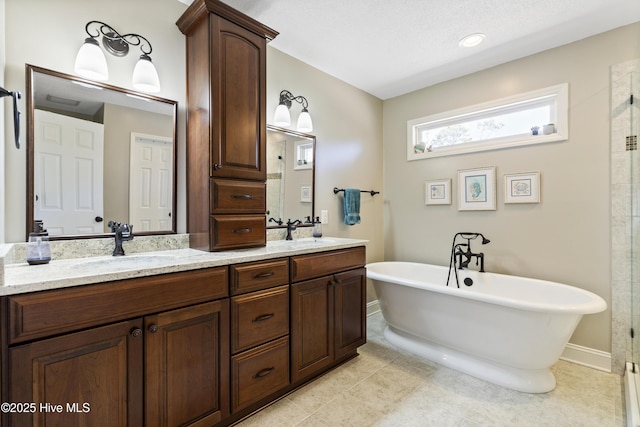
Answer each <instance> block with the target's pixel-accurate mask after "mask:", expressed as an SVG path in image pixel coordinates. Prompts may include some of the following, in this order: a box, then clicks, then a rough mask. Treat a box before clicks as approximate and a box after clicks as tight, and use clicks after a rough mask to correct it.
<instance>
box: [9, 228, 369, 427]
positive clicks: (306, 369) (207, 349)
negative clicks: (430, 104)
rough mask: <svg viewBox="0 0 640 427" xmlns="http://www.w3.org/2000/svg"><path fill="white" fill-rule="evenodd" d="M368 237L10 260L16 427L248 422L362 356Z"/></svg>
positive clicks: (11, 422) (12, 423) (11, 359)
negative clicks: (34, 262)
mask: <svg viewBox="0 0 640 427" xmlns="http://www.w3.org/2000/svg"><path fill="white" fill-rule="evenodd" d="M365 243H366V242H365V241H362V240H353V239H335V238H330V239H324V240H323V239H317V240H316V239H312V238H306V239H299V240H297V241H293V242H287V241H271V242H268V244H267V245H266V246H265V247H262V248H255V249H246V250H238V251H228V252H213V253H210V252H202V251H198V250H193V249H189V248H185V249H176V250H168V251H158V252H152V253H140V254H131V255H127V256H125V257H91V258H81V259H67V260H54V261H52V262H51V263H50V264H47V265H43V266H28V265H27V264H26V263H19V264H12V265H11V264H10V265H7V266H5V271H4V272H5V274H4V280H5V283H4V286H2V287H0V293H1V294H2V296H1V297H0V315H1V316H2V317H1V319H2V321H1V324H2V328H1V337H2V346H1V353H0V354H1V356H2V371H1V373H2V401H3V402H10V403H12V404H15V407H14V408H13V409H15V410H14V411H8V412H5V413H3V422H2V425H4V426H23V425H24V426H27V425H76V424H77V423H78V422H81V423H82V424H83V425H96V426H104V425H109V426H127V425H129V426H137V425H148V426H160V425H165V426H177V425H193V426H214V425H215V426H218V425H220V426H222V425H229V424H231V423H233V422H235V421H238V420H239V419H241V418H243V417H245V416H247V415H249V414H251V413H252V412H254V411H256V410H258V409H260V408H261V407H263V406H265V405H266V404H268V403H270V402H272V401H273V400H275V399H278V398H279V397H282V396H284V395H285V394H287V393H289V392H291V391H292V390H294V389H295V388H297V387H299V386H300V385H302V384H304V383H306V382H308V381H309V380H311V379H313V378H314V377H316V376H317V375H320V374H322V373H323V372H326V371H327V370H328V369H331V368H332V367H334V366H336V365H338V364H340V363H342V362H344V361H346V360H348V359H350V358H352V357H354V356H356V355H357V348H358V347H359V346H360V345H362V344H364V343H365V341H366V329H365V300H366V298H365V290H366V277H365V270H364V264H365V246H364V245H365ZM25 404H27V406H24V405H25ZM47 404H49V405H51V406H46V405H47Z"/></svg>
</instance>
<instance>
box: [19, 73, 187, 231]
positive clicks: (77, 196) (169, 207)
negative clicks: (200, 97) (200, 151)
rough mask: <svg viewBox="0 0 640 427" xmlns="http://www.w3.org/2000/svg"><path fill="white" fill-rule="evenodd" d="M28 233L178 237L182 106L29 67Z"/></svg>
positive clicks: (27, 75)
mask: <svg viewBox="0 0 640 427" xmlns="http://www.w3.org/2000/svg"><path fill="white" fill-rule="evenodd" d="M26 91H27V215H26V217H27V219H26V220H27V234H28V233H29V231H31V230H32V229H33V222H34V220H36V219H38V220H42V221H43V222H44V226H45V228H46V229H47V230H48V232H49V235H50V238H51V239H70V238H89V237H104V236H105V234H109V233H111V230H110V229H109V227H108V226H107V224H108V222H109V221H111V220H113V221H118V222H122V223H125V222H126V223H128V224H133V226H134V228H133V229H134V232H135V234H140V235H145V234H148V235H150V234H169V233H175V232H176V215H175V213H176V191H175V182H176V153H177V150H176V145H177V144H176V142H177V126H176V123H177V111H178V103H177V101H173V100H169V99H164V98H159V97H156V96H150V95H147V94H142V93H138V92H133V91H130V90H127V89H123V88H120V87H116V86H111V85H107V84H103V83H96V82H93V81H90V80H86V79H83V78H80V77H77V76H72V75H68V74H63V73H60V72H57V71H52V70H47V69H44V68H40V67H37V66H33V65H27V66H26Z"/></svg>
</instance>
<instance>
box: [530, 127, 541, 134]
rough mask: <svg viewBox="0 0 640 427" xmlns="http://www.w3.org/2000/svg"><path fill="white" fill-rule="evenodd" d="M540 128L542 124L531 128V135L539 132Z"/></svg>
mask: <svg viewBox="0 0 640 427" xmlns="http://www.w3.org/2000/svg"><path fill="white" fill-rule="evenodd" d="M538 129H540V126H534V127H532V128H531V135H537V134H538Z"/></svg>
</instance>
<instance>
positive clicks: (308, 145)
mask: <svg viewBox="0 0 640 427" xmlns="http://www.w3.org/2000/svg"><path fill="white" fill-rule="evenodd" d="M314 150H315V137H314V136H313V135H308V134H303V133H299V132H295V131H291V130H288V129H283V128H278V127H275V126H271V125H269V126H267V220H268V222H267V226H269V227H277V225H276V223H274V222H273V221H269V220H270V219H272V218H273V219H274V220H282V221H283V222H284V223H286V222H287V220H289V219H290V220H292V221H294V220H296V219H299V220H300V221H302V222H305V221H307V218H313V216H314V213H313V212H314V211H313V209H314V203H313V199H314V188H313V186H314V171H315V168H314V166H315V162H314Z"/></svg>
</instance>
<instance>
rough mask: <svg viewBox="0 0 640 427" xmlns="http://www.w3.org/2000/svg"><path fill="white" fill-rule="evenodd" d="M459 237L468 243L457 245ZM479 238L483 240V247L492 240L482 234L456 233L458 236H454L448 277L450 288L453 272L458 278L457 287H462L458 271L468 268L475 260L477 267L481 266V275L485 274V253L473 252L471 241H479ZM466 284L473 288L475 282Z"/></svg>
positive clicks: (465, 281)
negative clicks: (450, 278)
mask: <svg viewBox="0 0 640 427" xmlns="http://www.w3.org/2000/svg"><path fill="white" fill-rule="evenodd" d="M458 237H460V238H462V239H464V240H466V241H467V242H466V243H456V240H457V239H458ZM478 237H481V238H482V244H483V245H486V244H487V243H490V242H491V240H489V239H487V238H486V237H484V236H483V235H482V233H456V235H455V236H453V242H452V243H451V258H450V260H449V274H448V275H447V286H449V277H450V276H451V270H453V271H454V276H455V278H456V285H458V287H460V282H459V280H458V270H459V269H460V270H464V269H465V268H468V267H469V264H470V263H471V260H472V259H473V258H475V259H476V265H480V273H484V253H482V252H478V253H474V252H472V251H471V240H474V239H477V238H478ZM464 284H465V285H467V286H471V285H472V284H473V281H472V280H471V279H465V280H464Z"/></svg>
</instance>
